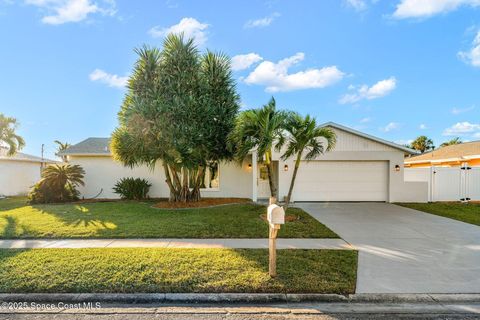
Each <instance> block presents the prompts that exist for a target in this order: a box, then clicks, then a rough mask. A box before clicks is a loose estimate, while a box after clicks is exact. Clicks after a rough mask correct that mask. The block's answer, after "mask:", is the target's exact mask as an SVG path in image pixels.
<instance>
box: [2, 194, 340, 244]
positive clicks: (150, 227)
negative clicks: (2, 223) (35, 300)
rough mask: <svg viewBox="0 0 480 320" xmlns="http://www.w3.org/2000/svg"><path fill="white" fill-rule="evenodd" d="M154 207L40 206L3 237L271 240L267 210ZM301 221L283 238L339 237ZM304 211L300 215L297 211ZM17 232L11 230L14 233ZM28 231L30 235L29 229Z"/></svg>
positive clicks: (19, 214) (19, 212)
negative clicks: (263, 217) (266, 219)
mask: <svg viewBox="0 0 480 320" xmlns="http://www.w3.org/2000/svg"><path fill="white" fill-rule="evenodd" d="M151 205H152V203H151V202H136V201H115V202H97V203H94V202H93V203H68V204H37V205H33V206H25V210H23V209H22V208H20V209H18V208H17V209H16V210H11V212H5V213H4V214H3V215H2V212H0V219H1V218H2V216H3V217H4V218H5V217H7V216H12V217H14V218H15V219H17V221H16V223H17V225H18V226H20V227H21V228H18V226H17V234H16V235H15V234H12V232H9V233H8V234H6V233H0V238H13V237H16V238H33V237H43V238H45V237H49V238H177V239H178V238H196V239H208V238H243V239H245V238H267V237H268V224H267V222H266V221H263V220H262V219H261V218H260V215H261V214H264V212H265V210H266V208H265V207H264V206H260V205H253V204H232V205H226V206H221V207H214V208H195V209H187V210H158V209H155V208H151ZM291 210H294V211H295V214H298V215H299V216H300V219H298V220H296V221H292V222H287V223H286V224H285V226H284V227H283V228H282V229H281V230H280V233H279V237H280V238H338V236H337V235H336V234H335V233H334V232H332V231H331V230H330V229H328V228H327V227H326V226H325V225H322V224H321V223H320V222H318V221H317V220H316V219H314V218H313V217H311V216H310V215H308V214H307V213H306V212H304V211H302V210H300V209H296V208H292V209H291ZM297 211H298V212H297ZM12 222H13V221H12ZM11 229H12V228H10V230H11ZM27 229H28V231H29V232H28V233H27V232H26V230H27Z"/></svg>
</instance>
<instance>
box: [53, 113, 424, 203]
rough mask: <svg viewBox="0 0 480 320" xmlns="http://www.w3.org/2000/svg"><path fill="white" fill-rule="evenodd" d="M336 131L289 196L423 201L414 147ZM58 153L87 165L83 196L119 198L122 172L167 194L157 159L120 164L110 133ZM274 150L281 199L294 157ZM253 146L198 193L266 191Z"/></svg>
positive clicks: (210, 176)
mask: <svg viewBox="0 0 480 320" xmlns="http://www.w3.org/2000/svg"><path fill="white" fill-rule="evenodd" d="M323 126H325V127H329V128H331V129H332V130H334V131H335V133H336V134H337V144H336V146H335V148H334V150H332V151H330V152H328V153H325V154H324V155H322V156H320V157H318V158H317V159H315V160H313V161H308V162H307V161H304V162H303V163H302V164H301V166H300V169H299V172H298V175H297V179H296V183H295V188H294V192H293V195H292V200H293V201H383V202H402V201H409V202H426V201H427V199H428V187H427V183H426V182H405V181H404V178H403V174H404V171H403V159H404V157H405V155H411V154H415V153H416V151H414V150H411V149H409V148H406V147H404V146H401V145H398V144H395V143H393V142H389V141H386V140H383V139H380V138H377V137H374V136H371V135H368V134H365V133H362V132H360V131H357V130H354V129H351V128H348V127H345V126H342V125H339V124H336V123H333V122H329V123H326V124H324V125H323ZM62 155H65V156H67V157H68V160H69V162H70V163H72V164H78V165H80V166H82V167H83V168H84V169H85V172H86V174H85V179H84V180H85V186H84V187H81V188H80V189H79V190H80V192H81V194H82V196H83V197H85V198H93V197H95V198H118V195H117V194H115V193H114V192H113V190H112V188H113V186H114V185H115V183H116V182H117V181H118V180H120V179H121V178H123V177H135V178H137V177H139V178H144V179H146V180H148V181H149V182H150V183H151V184H152V187H151V189H150V196H151V197H159V198H161V197H163V198H165V197H168V195H169V190H168V186H167V184H166V183H165V176H164V172H163V169H162V168H161V165H160V164H159V163H158V164H157V165H156V167H155V168H154V169H153V171H152V170H151V169H150V168H148V167H147V166H139V167H135V168H129V167H124V166H123V165H122V164H121V163H119V162H115V161H114V160H113V158H112V154H111V152H110V139H109V138H88V139H86V140H84V141H82V142H80V143H78V144H75V145H72V146H71V147H70V148H68V149H67V150H65V151H64V152H63V153H62ZM280 156H281V153H275V154H274V155H273V161H274V168H275V179H276V180H277V182H278V186H279V197H280V199H283V198H284V197H285V196H286V195H287V193H288V188H289V185H290V180H291V178H292V173H293V167H294V159H293V158H292V159H287V160H286V161H283V160H281V159H280ZM258 160H259V159H258V157H257V154H256V152H255V151H252V152H251V154H250V155H249V157H248V158H247V159H245V160H244V161H243V163H241V164H239V163H238V162H235V161H228V162H221V163H219V164H215V165H212V166H211V167H210V168H209V169H208V170H207V174H206V175H205V183H204V185H205V188H203V189H202V190H201V194H202V197H241V198H250V199H252V200H253V201H257V200H258V199H264V198H265V199H266V198H268V197H269V195H270V189H269V184H268V180H267V179H268V178H267V171H266V168H265V167H264V166H263V165H262V164H261V161H258Z"/></svg>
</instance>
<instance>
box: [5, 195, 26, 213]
mask: <svg viewBox="0 0 480 320" xmlns="http://www.w3.org/2000/svg"><path fill="white" fill-rule="evenodd" d="M24 206H28V200H27V198H26V197H8V198H5V199H0V212H2V211H7V210H13V209H17V208H21V207H24Z"/></svg>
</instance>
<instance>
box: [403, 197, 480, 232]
mask: <svg viewBox="0 0 480 320" xmlns="http://www.w3.org/2000/svg"><path fill="white" fill-rule="evenodd" d="M398 205H401V206H403V207H407V208H411V209H415V210H420V211H424V212H427V213H431V214H435V215H437V216H442V217H445V218H450V219H455V220H459V221H463V222H466V223H471V224H475V225H477V226H480V204H479V203H459V202H434V203H398Z"/></svg>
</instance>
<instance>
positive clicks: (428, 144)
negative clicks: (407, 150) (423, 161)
mask: <svg viewBox="0 0 480 320" xmlns="http://www.w3.org/2000/svg"><path fill="white" fill-rule="evenodd" d="M411 147H412V149H415V150H418V151H420V152H421V153H424V152H425V151H430V150H433V149H435V146H434V145H433V140H432V139H429V138H428V137H427V136H419V137H418V138H416V139H415V140H413V142H412V144H411Z"/></svg>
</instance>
